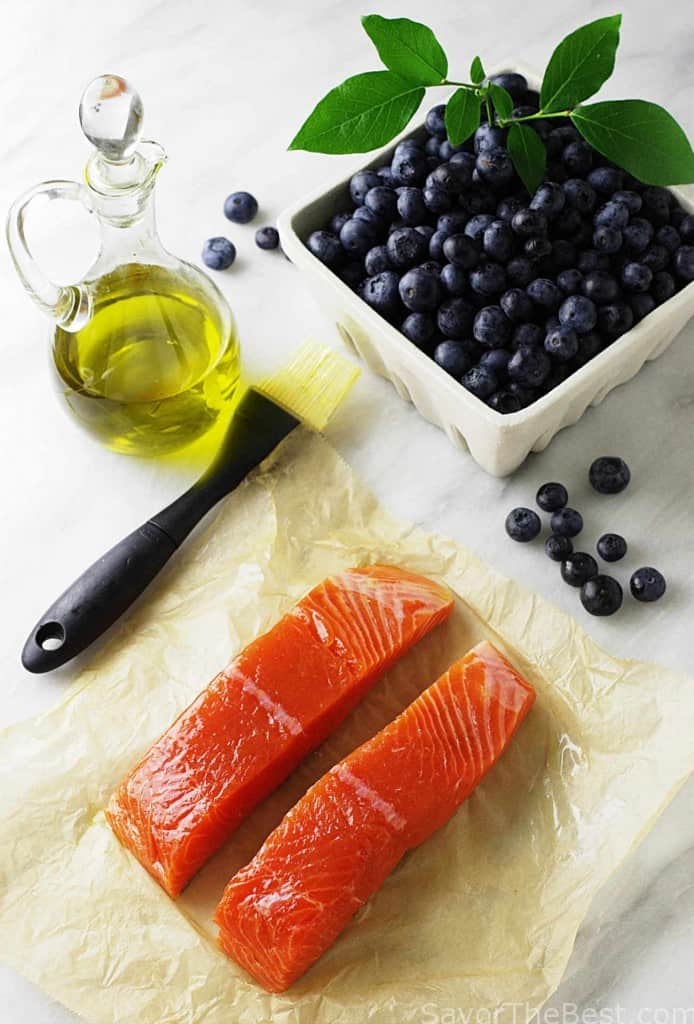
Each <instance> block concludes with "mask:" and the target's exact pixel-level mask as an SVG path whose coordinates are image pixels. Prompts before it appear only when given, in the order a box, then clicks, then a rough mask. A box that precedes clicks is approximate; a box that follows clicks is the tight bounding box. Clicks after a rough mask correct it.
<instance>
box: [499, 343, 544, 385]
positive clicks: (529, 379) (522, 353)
mask: <svg viewBox="0 0 694 1024" xmlns="http://www.w3.org/2000/svg"><path fill="white" fill-rule="evenodd" d="M550 368H551V364H550V361H549V356H548V355H547V353H546V352H545V351H544V349H542V348H538V347H536V346H532V347H531V346H529V345H522V346H520V347H519V348H517V349H516V351H515V352H514V353H513V355H512V356H511V359H510V360H509V364H508V368H507V372H508V375H509V377H510V379H511V380H512V381H515V382H517V383H518V384H520V385H522V386H523V387H531V388H533V387H539V386H540V385H541V384H544V382H545V380H546V379H547V377H548V375H549V371H550Z"/></svg>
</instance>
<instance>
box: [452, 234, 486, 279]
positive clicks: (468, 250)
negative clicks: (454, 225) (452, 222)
mask: <svg viewBox="0 0 694 1024" xmlns="http://www.w3.org/2000/svg"><path fill="white" fill-rule="evenodd" d="M443 254H444V256H445V257H446V259H447V260H448V261H449V262H450V263H455V265H456V266H457V267H463V268H464V269H465V270H470V269H471V268H472V267H474V266H476V265H477V264H478V263H479V260H480V246H479V242H477V241H475V239H474V238H470V237H469V236H468V235H461V234H457V235H449V237H448V238H447V239H446V240H445V242H444V243H443Z"/></svg>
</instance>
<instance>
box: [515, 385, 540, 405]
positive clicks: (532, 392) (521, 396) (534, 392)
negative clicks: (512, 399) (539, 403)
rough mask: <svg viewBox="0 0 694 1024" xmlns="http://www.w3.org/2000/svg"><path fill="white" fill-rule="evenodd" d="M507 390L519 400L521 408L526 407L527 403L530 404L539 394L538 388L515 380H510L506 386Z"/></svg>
mask: <svg viewBox="0 0 694 1024" xmlns="http://www.w3.org/2000/svg"><path fill="white" fill-rule="evenodd" d="M508 390H509V391H510V392H511V394H512V395H515V396H516V398H517V399H518V400H519V402H520V404H521V408H522V409H526V408H527V407H528V406H529V405H532V404H533V402H535V401H536V400H537V399H538V398H539V397H540V394H541V392H540V389H539V388H534V387H529V386H528V385H527V384H521V383H520V382H519V381H517V380H512V381H511V383H510V384H509V386H508Z"/></svg>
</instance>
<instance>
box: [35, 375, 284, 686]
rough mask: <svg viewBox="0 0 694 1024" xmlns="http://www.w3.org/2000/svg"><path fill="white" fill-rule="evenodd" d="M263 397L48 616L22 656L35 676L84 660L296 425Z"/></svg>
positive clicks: (243, 410) (241, 411) (243, 408)
mask: <svg viewBox="0 0 694 1024" xmlns="http://www.w3.org/2000/svg"><path fill="white" fill-rule="evenodd" d="M297 423H298V420H296V419H295V418H294V417H293V416H292V415H291V414H290V413H287V412H285V411H284V410H283V409H280V408H279V406H277V405H275V404H274V403H273V402H271V401H270V400H269V399H267V398H264V397H263V396H262V395H260V394H259V393H258V392H255V391H252V390H251V391H249V392H248V394H247V396H246V397H245V398H244V399H243V400H242V402H241V403H240V404H239V407H238V409H237V412H236V413H235V415H234V417H233V419H232V421H231V423H230V425H229V428H228V430H227V434H226V436H225V438H224V441H223V442H222V446H221V448H220V452H219V454H218V456H217V458H216V459H215V462H214V463H213V465H212V466H211V467H210V469H209V470H208V471H207V472H206V473H205V474H204V475H203V476H202V477H201V478H200V480H198V481H197V483H195V484H193V486H192V487H191V488H190V489H189V490H187V491H186V492H185V494H182V495H181V497H180V498H177V499H176V501H174V502H172V504H171V505H169V506H167V508H165V509H163V510H162V511H161V512H159V513H158V514H157V515H155V516H152V518H151V519H148V520H147V522H146V523H143V525H142V526H140V527H138V529H137V530H133V532H132V533H130V534H128V536H127V537H124V538H123V540H121V541H120V542H119V543H118V544H116V545H115V547H112V548H111V550H110V551H107V552H106V554H105V555H103V556H102V557H101V558H99V559H97V561H96V562H94V563H93V565H90V567H89V568H88V569H86V570H85V572H83V573H82V575H81V576H80V577H79V578H78V579H76V580H75V582H74V583H73V584H72V585H71V586H70V587H68V589H67V590H66V591H65V592H64V593H63V594H61V596H60V597H59V598H58V600H57V601H56V602H55V603H54V604H52V605H51V607H50V608H49V609H48V611H47V612H45V614H44V615H42V616H41V618H40V619H39V621H38V622H37V623H36V625H35V626H34V628H33V629H32V631H31V633H30V634H29V637H28V639H27V642H26V643H25V645H24V650H23V651H22V664H23V665H24V667H25V668H26V669H28V671H29V672H50V671H51V670H52V669H56V668H59V667H60V666H61V665H64V664H65V663H66V662H67V661H70V659H71V658H74V657H75V656H76V655H77V654H81V652H82V651H83V650H85V648H87V647H88V646H89V645H90V644H91V643H93V642H94V640H96V639H98V637H100V636H101V635H102V633H104V632H105V631H106V630H107V629H108V628H109V626H112V625H113V623H114V622H115V621H116V620H117V619H118V618H120V616H121V615H122V614H123V612H125V611H127V609H128V608H129V607H130V606H131V604H132V603H133V602H134V601H135V600H136V599H137V598H138V597H139V596H140V594H142V592H143V591H144V590H145V589H146V588H147V587H148V586H149V584H150V583H151V582H152V580H153V579H154V577H155V576H156V575H157V573H158V572H159V571H160V569H161V568H162V567H163V566H164V565H165V564H166V563H167V562H168V560H169V559H170V558H171V556H172V555H173V553H174V551H175V550H176V549H177V548H178V546H179V545H180V544H181V543H182V542H183V541H184V540H185V538H186V537H187V536H188V534H189V533H190V531H191V530H192V529H193V528H194V527H195V526H196V524H197V523H199V522H200V520H201V519H202V517H203V516H204V515H205V514H206V513H207V512H209V510H210V509H211V508H212V507H213V506H214V505H216V503H217V502H218V501H219V500H220V498H223V497H224V495H225V494H228V493H229V492H230V491H232V490H233V489H234V488H235V487H237V486H238V484H240V483H241V481H242V480H243V479H244V478H245V477H246V476H247V475H248V473H249V472H250V471H251V470H252V469H254V468H255V467H256V466H257V465H259V464H260V462H262V460H263V459H264V458H266V457H267V456H268V455H269V454H270V452H272V451H273V449H274V448H275V447H276V446H277V445H278V444H279V442H280V441H281V440H282V439H283V438H284V437H286V436H287V434H288V433H289V432H290V430H292V429H293V428H294V427H295V426H297Z"/></svg>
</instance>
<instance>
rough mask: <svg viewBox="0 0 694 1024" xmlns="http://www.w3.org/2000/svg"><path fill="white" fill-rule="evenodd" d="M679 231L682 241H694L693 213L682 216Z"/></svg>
mask: <svg viewBox="0 0 694 1024" xmlns="http://www.w3.org/2000/svg"><path fill="white" fill-rule="evenodd" d="M679 233H680V238H681V239H682V241H683V242H687V243H691V242H694V213H688V214H686V216H684V217H683V218H682V220H681V221H680V226H679Z"/></svg>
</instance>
